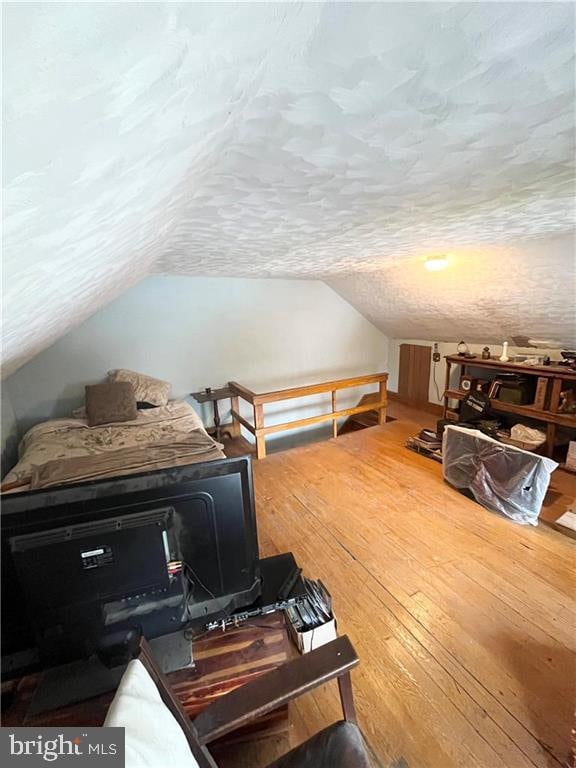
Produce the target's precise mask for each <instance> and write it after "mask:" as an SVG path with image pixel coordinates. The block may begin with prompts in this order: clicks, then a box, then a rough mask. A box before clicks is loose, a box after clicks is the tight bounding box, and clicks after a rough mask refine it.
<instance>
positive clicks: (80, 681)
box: [28, 630, 194, 716]
mask: <svg viewBox="0 0 576 768" xmlns="http://www.w3.org/2000/svg"><path fill="white" fill-rule="evenodd" d="M150 647H151V648H152V650H153V652H154V657H155V659H156V660H157V662H158V664H159V666H160V667H161V669H162V671H163V672H164V673H165V674H168V673H170V672H175V671H177V670H180V669H186V668H188V667H193V666H194V662H193V660H192V643H191V642H190V640H188V639H187V635H186V633H185V631H184V630H180V631H179V632H173V633H171V634H169V635H162V636H161V637H156V638H153V639H152V640H150ZM125 669H126V664H119V665H118V666H115V667H107V666H106V665H105V664H104V663H103V662H102V661H101V660H100V659H99V658H98V656H96V655H94V656H90V658H89V659H81V660H79V661H73V662H71V663H69V664H63V665H61V666H58V667H52V668H50V669H47V670H46V671H45V672H44V673H43V674H42V679H41V681H40V683H39V685H38V687H37V688H36V691H35V693H34V697H33V699H32V702H31V704H30V709H29V710H28V714H29V715H31V716H35V715H40V714H43V713H48V712H51V711H53V710H55V709H61V708H62V707H67V706H69V705H71V704H77V703H79V702H81V701H85V700H86V699H91V698H94V697H96V696H102V695H103V694H106V693H110V692H112V691H115V690H116V688H118V684H119V682H120V679H121V677H122V675H123V674H124V670H125Z"/></svg>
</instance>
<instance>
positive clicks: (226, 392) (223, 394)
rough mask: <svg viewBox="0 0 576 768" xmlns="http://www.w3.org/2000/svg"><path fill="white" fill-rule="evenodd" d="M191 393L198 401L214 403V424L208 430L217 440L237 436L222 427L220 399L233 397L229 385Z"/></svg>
mask: <svg viewBox="0 0 576 768" xmlns="http://www.w3.org/2000/svg"><path fill="white" fill-rule="evenodd" d="M190 394H191V396H192V397H193V398H194V400H196V402H197V403H212V412H213V416H214V426H213V427H208V430H207V431H208V432H209V433H213V435H214V437H215V438H216V440H218V441H219V442H221V440H222V438H223V437H229V438H230V439H232V438H233V437H235V436H236V435H233V434H232V433H231V432H229V431H228V430H223V429H222V427H221V424H220V412H219V411H218V400H226V399H227V398H232V397H233V396H234V395H233V393H232V391H231V390H230V388H229V387H221V388H220V389H211V388H210V387H206V389H203V390H201V391H200V392H191V393H190ZM238 434H239V433H238Z"/></svg>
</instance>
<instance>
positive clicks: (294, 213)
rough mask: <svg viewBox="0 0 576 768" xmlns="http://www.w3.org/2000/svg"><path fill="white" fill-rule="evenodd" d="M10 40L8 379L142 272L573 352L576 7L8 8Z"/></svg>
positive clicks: (410, 326) (408, 325)
mask: <svg viewBox="0 0 576 768" xmlns="http://www.w3.org/2000/svg"><path fill="white" fill-rule="evenodd" d="M4 50H5V66H4V77H5V88H4V91H5V92H4V116H5V130H4V142H5V154H4V181H5V197H4V203H5V229H4V258H3V275H4V284H3V292H4V322H3V345H2V346H3V349H2V352H3V372H4V375H6V373H9V372H10V371H12V370H15V369H16V368H17V367H18V366H19V365H21V364H22V363H23V362H24V361H25V360H27V359H29V358H30V357H31V356H32V355H34V354H36V353H37V352H38V351H39V350H40V349H42V348H44V347H45V346H47V345H48V344H50V343H52V342H53V341H54V340H55V339H56V338H58V337H59V336H61V335H62V334H63V333H65V332H66V331H67V330H69V329H70V328H71V327H72V326H73V325H75V324H78V323H79V322H81V320H83V319H84V318H85V317H87V316H88V315H89V314H92V313H93V312H94V311H96V310H97V309H98V308H99V307H100V306H102V305H103V304H105V303H107V302H108V301H110V300H111V299H112V298H114V297H115V296H116V295H118V294H119V293H120V292H122V291H123V290H125V289H126V288H128V287H129V286H130V285H131V284H133V283H134V282H136V281H138V280H139V279H141V278H142V277H143V276H145V275H146V274H148V273H149V272H150V271H162V272H170V273H177V274H189V275H197V274H201V275H242V276H258V277H270V276H278V277H280V276H282V277H285V276H293V277H303V276H306V277H318V278H321V279H325V280H326V281H327V282H328V283H329V284H330V285H331V286H332V287H334V288H335V289H336V290H338V291H339V292H340V293H341V294H342V295H343V296H345V297H346V298H347V299H348V300H349V301H350V302H351V303H352V304H354V305H355V306H356V307H357V308H358V309H359V310H360V311H361V312H363V314H365V315H366V316H367V317H369V318H370V319H371V320H372V321H373V322H374V323H375V324H376V325H377V326H378V327H380V328H381V329H382V330H383V331H384V332H386V333H388V334H389V335H393V336H403V337H410V336H411V337H416V338H418V337H419V338H432V337H433V338H438V339H446V340H449V339H451V338H455V337H456V336H460V335H463V336H466V337H467V338H470V339H472V338H473V337H480V336H482V338H487V337H490V338H487V340H491V338H492V336H494V338H495V339H496V338H497V339H501V338H502V337H505V336H506V335H508V334H509V335H517V334H521V333H526V334H527V335H535V334H537V335H540V336H544V337H554V338H560V339H562V340H565V341H569V340H570V339H571V338H572V337H573V336H574V327H573V314H571V310H572V307H573V306H574V303H575V294H574V282H573V267H574V248H573V243H572V241H571V239H569V238H568V237H563V238H562V237H557V235H559V234H561V233H565V232H567V231H568V230H569V229H570V228H571V227H573V225H574V202H573V192H574V152H575V146H574V6H573V5H572V4H569V3H532V2H531V3H510V4H506V3H475V4H469V3H465V2H462V3H457V4H455V3H446V4H443V3H418V4H411V3H376V4H369V3H303V4H301V3H282V4H272V3H265V4H262V3H245V4H242V3H236V4H233V5H228V4H221V3H212V4H201V3H197V4H196V3H187V4H179V3H150V4H146V3H144V4H130V3H86V4H80V3H79V4H73V3H43V4H39V5H34V4H17V3H13V4H11V3H7V4H4ZM438 251H448V252H449V253H450V254H452V255H451V267H450V269H449V270H447V271H446V272H444V273H439V274H437V275H434V279H435V280H436V282H435V283H433V284H431V283H430V282H429V279H428V278H423V277H422V272H423V270H422V264H421V261H422V258H423V257H424V256H425V255H426V254H428V253H434V252H438ZM471 275H475V276H476V278H477V279H476V278H474V279H470V278H471ZM503 286H507V288H506V289H505V288H504V287H503ZM431 290H434V293H433V295H431V293H430V291H431ZM470 291H472V292H473V298H471V296H470ZM474 292H477V293H474ZM527 307H530V308H531V309H530V312H528V310H527ZM530 314H531V316H530ZM488 327H489V329H490V330H489V332H488V330H487V329H488ZM455 329H457V330H455Z"/></svg>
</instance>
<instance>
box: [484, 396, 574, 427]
mask: <svg viewBox="0 0 576 768" xmlns="http://www.w3.org/2000/svg"><path fill="white" fill-rule="evenodd" d="M490 407H491V408H493V409H494V410H495V411H502V412H503V413H515V414H516V415H517V416H526V418H529V419H535V420H536V421H545V422H547V423H549V424H559V425H560V426H562V427H573V428H576V416H574V415H573V414H569V413H552V412H551V411H541V410H538V409H537V408H535V407H534V406H533V405H514V403H503V402H501V401H500V400H490Z"/></svg>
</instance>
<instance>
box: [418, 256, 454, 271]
mask: <svg viewBox="0 0 576 768" xmlns="http://www.w3.org/2000/svg"><path fill="white" fill-rule="evenodd" d="M424 266H425V267H426V269H427V270H429V271H430V272H440V270H441V269H446V267H447V266H448V257H447V256H429V257H428V258H427V259H426V261H425V262H424Z"/></svg>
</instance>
